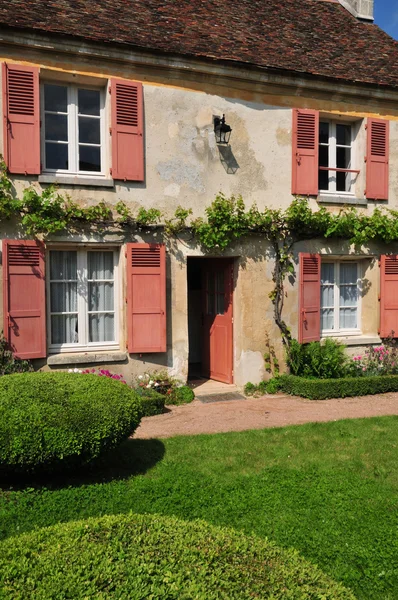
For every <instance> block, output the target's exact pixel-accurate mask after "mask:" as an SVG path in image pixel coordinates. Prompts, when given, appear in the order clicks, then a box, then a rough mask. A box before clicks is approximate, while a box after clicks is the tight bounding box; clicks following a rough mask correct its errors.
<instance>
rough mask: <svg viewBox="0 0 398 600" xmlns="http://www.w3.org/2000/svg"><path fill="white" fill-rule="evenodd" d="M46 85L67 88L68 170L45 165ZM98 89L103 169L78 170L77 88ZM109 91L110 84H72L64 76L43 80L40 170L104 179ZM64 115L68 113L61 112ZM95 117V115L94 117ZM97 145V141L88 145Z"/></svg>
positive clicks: (106, 167)
mask: <svg viewBox="0 0 398 600" xmlns="http://www.w3.org/2000/svg"><path fill="white" fill-rule="evenodd" d="M45 85H59V86H62V87H66V88H67V103H68V112H67V116H68V142H66V143H67V144H68V146H69V148H68V162H69V169H49V168H47V167H46V130H45V114H46V112H51V111H46V109H45V97H44V86H45ZM79 89H86V90H95V91H98V92H99V93H100V115H99V117H97V118H99V120H100V140H101V141H100V148H101V151H100V159H101V171H79V168H78V167H79V129H78V128H79V109H78V90H79ZM106 90H107V85H102V86H101V85H93V84H89V83H71V82H69V81H65V80H62V79H43V80H41V81H40V123H41V128H40V160H41V165H42V168H41V173H42V174H43V175H54V176H57V175H60V176H64V177H65V176H78V177H82V178H87V179H92V178H97V177H98V178H100V179H105V178H106V177H107V173H109V164H108V163H109V159H108V152H107V146H108V144H107V139H106V131H107V110H106V98H107V95H106ZM61 114H65V113H61ZM94 118H96V117H94ZM88 145H93V146H94V145H95V144H88Z"/></svg>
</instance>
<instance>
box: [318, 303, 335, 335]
mask: <svg viewBox="0 0 398 600" xmlns="http://www.w3.org/2000/svg"><path fill="white" fill-rule="evenodd" d="M321 329H322V330H323V329H334V310H333V308H322V309H321Z"/></svg>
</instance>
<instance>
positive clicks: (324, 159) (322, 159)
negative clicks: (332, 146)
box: [319, 146, 329, 173]
mask: <svg viewBox="0 0 398 600" xmlns="http://www.w3.org/2000/svg"><path fill="white" fill-rule="evenodd" d="M319 166H320V167H328V166H329V146H319ZM326 173H327V171H326Z"/></svg>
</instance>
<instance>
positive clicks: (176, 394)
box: [166, 385, 195, 406]
mask: <svg viewBox="0 0 398 600" xmlns="http://www.w3.org/2000/svg"><path fill="white" fill-rule="evenodd" d="M194 399H195V392H194V391H193V389H192V388H190V387H189V386H188V385H180V386H179V387H175V388H172V389H171V391H170V394H168V395H167V396H166V404H173V405H175V406H179V405H180V404H189V403H190V402H192V400H194Z"/></svg>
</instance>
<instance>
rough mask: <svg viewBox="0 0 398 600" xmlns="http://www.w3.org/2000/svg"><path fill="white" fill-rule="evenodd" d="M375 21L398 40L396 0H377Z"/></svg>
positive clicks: (397, 6)
mask: <svg viewBox="0 0 398 600" xmlns="http://www.w3.org/2000/svg"><path fill="white" fill-rule="evenodd" d="M375 22H376V23H377V25H378V26H379V27H381V28H382V29H384V31H386V32H387V33H388V34H389V35H391V36H392V37H394V38H395V39H396V40H398V3H397V1H396V0H375Z"/></svg>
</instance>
